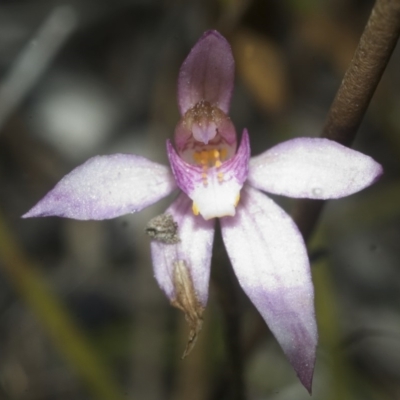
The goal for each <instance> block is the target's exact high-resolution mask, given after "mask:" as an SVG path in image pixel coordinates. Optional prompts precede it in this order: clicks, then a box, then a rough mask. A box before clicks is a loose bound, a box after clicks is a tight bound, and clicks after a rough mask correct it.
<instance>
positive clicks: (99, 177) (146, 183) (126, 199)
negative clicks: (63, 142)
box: [23, 154, 176, 220]
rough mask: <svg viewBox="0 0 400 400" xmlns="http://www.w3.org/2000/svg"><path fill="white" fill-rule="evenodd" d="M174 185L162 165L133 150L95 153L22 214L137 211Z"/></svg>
mask: <svg viewBox="0 0 400 400" xmlns="http://www.w3.org/2000/svg"><path fill="white" fill-rule="evenodd" d="M175 188H176V184H175V180H174V177H173V175H172V173H171V171H170V169H169V168H168V167H166V166H164V165H160V164H157V163H155V162H152V161H150V160H147V159H146V158H143V157H140V156H136V155H133V154H113V155H109V156H97V157H93V158H91V159H89V160H88V161H86V162H85V163H84V164H82V165H80V166H79V167H77V168H75V169H74V170H73V171H72V172H70V173H69V174H68V175H66V176H64V178H62V179H61V181H60V182H58V183H57V185H56V186H55V187H54V189H52V190H51V191H50V192H49V193H47V195H46V196H45V197H44V198H43V199H42V200H40V201H39V203H37V204H36V205H35V206H34V207H33V208H32V209H31V210H30V211H28V212H27V213H26V214H25V215H23V218H28V217H47V216H52V215H55V216H59V217H67V218H74V219H82V220H87V219H109V218H114V217H118V216H119V215H123V214H127V213H132V212H136V211H140V210H142V209H143V208H144V207H147V206H149V205H150V204H153V203H155V202H156V201H158V200H159V199H161V198H163V197H165V196H167V195H168V194H169V193H171V192H172V190H174V189H175Z"/></svg>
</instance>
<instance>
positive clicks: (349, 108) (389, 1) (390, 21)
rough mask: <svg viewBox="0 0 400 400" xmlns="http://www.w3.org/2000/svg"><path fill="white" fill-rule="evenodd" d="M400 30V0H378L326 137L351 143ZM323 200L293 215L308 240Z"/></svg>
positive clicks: (303, 204) (305, 203)
mask: <svg viewBox="0 0 400 400" xmlns="http://www.w3.org/2000/svg"><path fill="white" fill-rule="evenodd" d="M399 34H400V0H377V1H376V3H375V6H374V8H373V9H372V12H371V15H370V18H369V20H368V23H367V26H366V27H365V30H364V32H363V34H362V36H361V39H360V42H359V44H358V47H357V49H356V52H355V54H354V57H353V60H352V61H351V63H350V66H349V68H348V70H347V72H346V74H345V76H344V78H343V81H342V83H341V85H340V87H339V90H338V92H337V94H336V97H335V99H334V100H333V103H332V106H331V108H330V110H329V113H328V117H327V119H326V123H325V126H324V129H323V132H322V135H321V136H322V137H325V138H328V139H331V140H335V141H336V142H339V143H341V144H344V145H345V146H350V145H351V143H352V142H353V140H354V138H355V135H356V133H357V130H358V128H359V126H360V124H361V121H362V119H363V117H364V114H365V112H366V111H367V108H368V105H369V103H370V101H371V98H372V96H373V94H374V92H375V89H376V87H377V86H378V83H379V81H380V79H381V77H382V74H383V72H384V71H385V68H386V66H387V63H388V62H389V59H390V56H391V55H392V52H393V50H394V48H395V46H396V43H397V40H398V38H399ZM323 204H324V202H323V201H319V200H298V201H297V202H296V205H295V207H294V210H293V213H292V215H293V219H294V220H295V221H296V223H297V226H298V227H299V229H300V231H301V233H302V234H303V236H304V238H305V240H307V239H308V238H309V237H310V235H311V232H312V231H313V229H314V226H315V224H316V222H317V220H318V217H319V215H320V213H321V211H322V207H323Z"/></svg>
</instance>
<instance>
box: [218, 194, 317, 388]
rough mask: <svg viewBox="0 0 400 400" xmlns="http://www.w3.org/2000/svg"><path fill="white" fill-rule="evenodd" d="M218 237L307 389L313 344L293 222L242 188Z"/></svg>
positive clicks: (307, 287)
mask: <svg viewBox="0 0 400 400" xmlns="http://www.w3.org/2000/svg"><path fill="white" fill-rule="evenodd" d="M221 227H222V237H223V240H224V243H225V246H226V249H227V251H228V255H229V257H230V259H231V262H232V266H233V269H234V271H235V273H236V275H237V277H238V280H239V283H240V285H241V286H242V288H243V290H244V291H245V292H246V294H247V295H248V296H249V298H250V300H251V301H252V302H253V304H254V305H255V306H256V307H257V309H258V311H259V312H260V314H261V315H262V317H263V318H264V319H265V321H266V322H267V324H268V326H269V328H270V329H271V331H272V332H273V334H274V335H275V337H276V339H277V340H278V342H279V344H280V345H281V347H282V349H283V351H284V352H285V354H286V356H287V357H288V358H289V360H290V362H291V364H292V366H293V368H294V369H295V371H296V372H297V375H298V377H299V379H300V381H301V382H302V383H303V385H304V386H305V387H306V388H307V389H308V390H309V391H310V390H311V382H312V375H313V370H314V363H315V353H316V345H317V328H316V322H315V314H314V290H313V284H312V281H311V274H310V267H309V262H308V257H307V251H306V247H305V244H304V242H303V239H302V236H301V234H300V233H299V231H298V229H297V227H296V225H295V224H294V222H293V220H292V219H291V218H290V217H289V216H288V215H287V214H286V213H285V212H284V211H283V210H282V209H281V208H280V207H278V206H277V205H276V204H275V203H274V202H273V201H272V200H271V199H269V198H268V197H267V196H265V195H264V194H262V193H261V192H259V191H257V190H254V189H252V188H248V187H245V188H244V189H243V191H242V199H241V202H240V204H239V205H238V207H237V213H236V216H235V217H234V218H229V217H225V218H222V219H221Z"/></svg>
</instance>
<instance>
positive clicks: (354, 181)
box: [248, 138, 383, 200]
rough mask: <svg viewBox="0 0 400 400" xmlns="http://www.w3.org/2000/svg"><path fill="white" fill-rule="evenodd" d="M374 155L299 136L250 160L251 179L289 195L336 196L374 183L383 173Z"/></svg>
mask: <svg viewBox="0 0 400 400" xmlns="http://www.w3.org/2000/svg"><path fill="white" fill-rule="evenodd" d="M382 172H383V169H382V166H381V165H380V164H378V163H377V162H375V161H374V160H373V159H372V158H371V157H369V156H366V155H364V154H362V153H360V152H358V151H355V150H352V149H349V148H348V147H345V146H342V145H341V144H339V143H336V142H334V141H331V140H328V139H321V138H298V139H293V140H288V141H287V142H283V143H280V144H278V145H277V146H275V147H272V148H271V149H269V150H268V151H266V152H264V153H262V154H260V155H259V156H257V157H254V158H252V159H251V161H250V171H249V177H248V182H249V183H250V184H251V185H252V186H254V187H256V188H258V189H261V190H265V191H266V192H270V193H275V194H281V195H284V196H289V197H297V198H310V199H322V200H325V199H334V198H339V197H344V196H348V195H350V194H353V193H355V192H358V191H360V190H361V189H364V188H365V187H367V186H369V185H371V184H372V183H373V182H374V181H376V179H377V178H379V176H380V175H381V174H382Z"/></svg>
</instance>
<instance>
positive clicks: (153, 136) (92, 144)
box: [0, 0, 400, 400]
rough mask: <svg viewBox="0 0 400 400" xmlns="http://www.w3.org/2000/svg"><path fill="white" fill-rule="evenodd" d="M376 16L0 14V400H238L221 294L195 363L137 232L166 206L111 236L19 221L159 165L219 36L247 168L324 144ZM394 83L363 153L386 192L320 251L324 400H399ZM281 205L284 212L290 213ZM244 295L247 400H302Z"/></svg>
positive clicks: (354, 8) (294, 6) (346, 206)
mask: <svg viewBox="0 0 400 400" xmlns="http://www.w3.org/2000/svg"><path fill="white" fill-rule="evenodd" d="M372 6H373V1H359V0H320V1H303V0H290V1H289V0H287V1H278V0H219V1H214V0H206V1H204V0H202V1H200V0H197V1H182V0H175V1H172V0H168V1H167V0H164V1H155V0H153V1H152V0H118V1H102V2H99V1H94V0H76V1H72V0H71V1H69V2H63V3H61V2H58V1H50V0H43V1H42V0H31V1H22V0H19V1H18V0H13V1H5V0H4V1H2V2H0V218H1V220H0V228H1V229H0V241H1V243H0V399H10V400H20V399H21V400H45V399H46V400H51V399H54V400H59V399H74V400H75V399H77V400H79V399H107V398H108V399H112V400H116V399H119V398H126V399H139V400H160V399H173V400H203V399H206V400H221V399H232V398H233V397H232V394H231V392H230V388H229V385H230V384H229V382H230V380H229V379H230V378H229V377H230V375H229V374H230V371H231V368H230V367H231V366H229V363H227V361H226V360H227V359H229V358H228V357H227V354H226V353H227V348H226V340H225V337H224V326H223V325H224V322H223V321H224V318H223V315H222V314H223V309H224V307H223V305H222V306H221V304H220V302H219V298H220V297H219V296H218V293H217V291H218V285H214V284H211V294H210V300H209V305H208V309H207V311H206V313H205V324H204V328H203V331H202V332H201V335H200V338H199V340H198V343H197V345H196V347H195V349H194V350H193V353H192V354H191V355H190V356H189V357H188V358H187V359H185V360H183V361H182V360H181V359H180V357H181V354H182V352H183V349H184V347H185V344H186V335H187V326H186V323H185V321H184V317H183V315H182V314H181V313H180V312H179V311H177V310H176V309H173V308H172V307H170V305H169V304H168V301H167V299H166V298H164V296H163V294H162V293H161V291H160V289H159V288H158V287H157V284H156V282H155V280H154V279H153V276H152V275H153V274H152V267H151V260H150V255H149V238H148V237H146V236H145V234H144V227H145V225H146V222H147V221H148V220H149V219H150V218H151V217H152V216H154V215H156V214H157V213H160V212H162V211H163V209H164V208H165V206H166V204H168V202H165V203H161V204H157V205H155V206H153V207H150V208H149V209H148V210H145V211H143V212H141V213H139V214H137V215H129V216H125V217H121V218H118V219H116V220H111V221H100V222H82V221H72V220H65V219H57V218H44V219H32V220H22V219H21V218H20V216H21V215H22V214H23V213H25V212H26V211H27V210H28V209H29V208H30V207H31V206H32V205H33V204H34V203H35V202H36V201H37V200H39V199H40V198H41V197H42V196H43V195H44V194H45V193H46V192H47V191H48V190H49V189H51V188H52V186H53V185H54V184H55V183H56V182H57V181H58V180H59V179H60V178H61V177H62V176H63V175H64V174H65V173H67V172H69V171H70V170H71V169H72V168H74V167H75V166H77V165H78V164H80V163H82V162H83V161H85V160H86V159H87V158H88V157H91V156H94V155H97V154H107V153H113V152H130V153H136V154H140V155H143V156H146V157H149V158H151V159H153V160H155V161H159V162H164V163H165V162H166V155H165V152H164V143H165V140H166V139H167V138H169V137H171V135H172V134H173V131H174V127H175V124H176V122H177V121H178V118H179V114H178V108H177V105H176V78H177V74H178V69H179V66H180V64H181V62H182V61H183V59H184V57H185V56H186V55H187V53H188V51H189V50H190V48H191V46H193V44H194V43H195V42H196V41H197V39H198V38H199V36H200V35H201V34H202V32H203V31H205V30H207V29H210V28H215V29H218V30H220V31H221V33H222V34H224V35H225V36H226V37H227V39H228V40H229V41H230V43H231V44H232V48H233V52H234V55H235V58H236V66H237V68H236V88H235V92H234V97H233V102H232V107H231V113H230V115H231V118H232V120H233V121H234V123H235V125H236V127H237V130H238V132H241V131H242V129H243V128H244V127H247V128H248V129H249V132H250V135H251V142H252V148H253V153H254V154H257V153H260V152H261V151H263V150H264V149H266V148H268V147H270V146H272V145H274V144H276V143H278V142H280V141H282V140H287V139H289V138H293V137H298V136H318V135H319V134H320V132H321V129H322V126H323V122H324V118H325V116H326V114H327V111H328V109H329V106H330V103H331V101H332V99H333V97H334V95H335V92H336V90H337V88H338V86H339V84H340V82H341V79H342V77H343V74H344V72H345V70H346V67H347V65H348V63H349V61H350V59H351V57H352V54H353V52H354V50H355V47H356V45H357V42H358V39H359V37H360V35H361V32H362V30H363V27H364V25H365V23H366V21H367V19H368V15H369V12H370V10H371V8H372ZM399 63H400V49H396V51H395V53H394V55H393V57H392V60H391V62H390V63H389V66H388V68H387V70H386V72H385V74H384V76H383V79H382V81H381V83H380V86H379V88H378V90H377V92H376V94H375V96H374V99H373V101H372V103H371V106H370V109H369V112H368V113H367V115H366V118H365V120H364V123H363V125H362V127H361V129H360V132H359V134H358V136H357V140H356V143H355V145H354V147H355V148H357V149H358V150H360V151H362V152H364V153H366V154H369V155H371V156H372V157H373V158H375V159H376V160H377V161H378V162H380V163H381V164H383V166H384V169H385V175H384V177H383V178H382V179H381V181H380V182H378V183H377V184H376V185H374V186H373V187H371V188H369V189H367V190H365V191H363V192H361V193H359V194H356V195H354V196H351V197H349V198H346V199H341V200H338V201H332V202H330V203H329V204H328V205H327V207H326V209H325V212H324V214H323V218H322V219H321V221H320V225H319V226H318V228H317V230H316V231H315V234H314V236H313V239H312V241H311V244H310V255H311V258H312V260H313V271H314V282H315V286H316V303H317V314H318V315H317V317H318V323H319V330H320V346H319V352H318V359H317V365H316V372H315V379H314V386H313V387H314V391H313V396H312V398H313V399H321V400H326V399H332V400H337V399H343V400H353V399H354V400H358V399H360V400H369V399H371V400H375V399H377V400H378V399H379V400H380V399H400V372H399V371H400V139H399V137H400V112H399V110H400V69H399V68H398V65H399ZM275 199H276V201H277V202H279V203H280V204H282V205H283V206H284V207H285V208H286V209H288V210H289V211H290V208H291V205H292V203H291V201H289V200H287V199H281V198H278V197H276V198H275ZM217 247H218V246H217ZM216 251H217V252H218V251H219V249H218V248H217V249H216ZM218 267H219V264H218V262H216V263H214V264H213V268H214V269H215V268H218ZM234 290H236V291H237V296H238V304H237V307H238V309H237V310H238V312H237V318H238V321H239V324H240V326H241V327H242V329H241V341H242V344H243V349H244V355H243V357H241V358H242V364H243V367H244V372H245V383H246V393H247V398H248V399H249V400H253V399H268V400H291V399H296V400H299V399H307V398H309V396H308V394H307V392H306V391H305V389H304V388H303V387H302V386H301V385H300V383H299V382H298V380H297V379H296V377H295V375H294V373H293V371H292V369H291V367H290V365H289V363H288V361H287V360H286V359H285V358H284V356H283V354H282V352H281V350H280V349H279V347H278V345H277V344H276V342H275V340H274V338H273V337H272V336H271V334H270V333H269V332H268V329H267V328H266V327H265V325H260V317H259V316H258V314H257V312H256V311H255V310H254V308H253V307H252V305H251V304H250V303H249V301H248V300H247V298H246V297H245V295H244V294H243V293H242V292H241V291H240V290H239V289H238V287H236V286H235V287H234ZM257 326H260V327H261V328H260V329H258V330H257V329H256V327H257Z"/></svg>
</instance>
